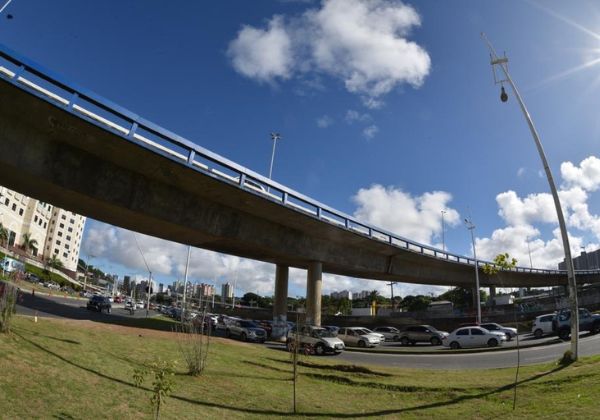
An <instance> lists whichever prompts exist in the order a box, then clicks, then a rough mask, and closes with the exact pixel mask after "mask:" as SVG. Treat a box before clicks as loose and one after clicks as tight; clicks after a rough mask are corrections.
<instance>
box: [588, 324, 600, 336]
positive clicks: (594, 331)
mask: <svg viewBox="0 0 600 420" xmlns="http://www.w3.org/2000/svg"><path fill="white" fill-rule="evenodd" d="M590 332H591V333H592V334H598V332H600V323H598V322H594V323H593V324H592V329H591V330H590Z"/></svg>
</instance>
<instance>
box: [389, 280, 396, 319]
mask: <svg viewBox="0 0 600 420" xmlns="http://www.w3.org/2000/svg"><path fill="white" fill-rule="evenodd" d="M394 284H396V282H395V281H391V282H389V283H388V284H387V285H388V286H390V290H391V292H392V312H393V311H394Z"/></svg>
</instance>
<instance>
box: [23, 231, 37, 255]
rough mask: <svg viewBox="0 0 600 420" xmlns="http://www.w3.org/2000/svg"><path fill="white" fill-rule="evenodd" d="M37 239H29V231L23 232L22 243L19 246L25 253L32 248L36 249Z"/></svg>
mask: <svg viewBox="0 0 600 420" xmlns="http://www.w3.org/2000/svg"><path fill="white" fill-rule="evenodd" d="M37 244H38V243H37V241H36V240H35V239H31V233H24V234H23V243H22V244H21V246H22V247H23V249H24V250H25V253H27V252H29V251H30V250H32V249H37Z"/></svg>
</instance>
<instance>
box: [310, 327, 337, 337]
mask: <svg viewBox="0 0 600 420" xmlns="http://www.w3.org/2000/svg"><path fill="white" fill-rule="evenodd" d="M312 335H313V336H315V337H335V334H334V333H333V332H331V331H329V330H327V329H325V328H315V329H314V330H313V331H312Z"/></svg>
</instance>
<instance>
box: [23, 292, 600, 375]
mask: <svg viewBox="0 0 600 420" xmlns="http://www.w3.org/2000/svg"><path fill="white" fill-rule="evenodd" d="M85 304H86V301H85V300H78V299H69V298H63V297H58V296H40V295H36V296H35V297H34V296H31V294H30V293H22V294H21V296H20V298H19V303H18V305H17V313H19V314H22V315H29V316H33V315H35V314H37V315H38V316H45V317H53V318H70V319H82V320H83V319H86V320H92V321H98V322H106V323H115V324H120V323H122V321H127V320H130V321H131V320H132V318H143V317H145V316H146V311H145V310H141V309H140V310H137V311H135V314H133V315H130V314H129V311H126V310H125V309H123V308H122V307H121V305H115V307H113V311H112V313H111V314H106V313H98V312H95V311H88V310H87V309H86V308H85ZM150 314H151V315H156V314H157V313H156V312H154V311H150ZM268 347H271V348H275V347H277V348H278V349H280V347H283V346H273V345H268ZM569 348H570V343H569V342H565V343H559V344H550V345H547V346H540V347H530V348H523V349H521V352H520V353H521V355H520V357H521V364H522V365H532V364H538V363H546V362H551V361H556V360H558V359H559V358H560V357H561V356H562V354H563V353H564V352H565V350H568V349H569ZM598 353H600V334H599V335H593V336H582V338H581V340H580V344H579V354H580V355H581V356H588V355H593V354H598ZM335 359H336V360H343V361H346V362H349V363H353V364H360V365H365V364H367V365H368V364H371V365H383V366H388V367H402V368H416V369H440V370H443V369H453V370H456V369H488V368H503V367H512V366H516V363H517V351H516V350H512V349H507V350H499V351H488V352H482V353H468V354H444V353H443V350H441V351H439V352H438V353H435V354H419V355H414V354H407V355H404V354H380V353H362V352H349V351H347V352H344V353H342V354H340V355H339V356H335Z"/></svg>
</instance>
